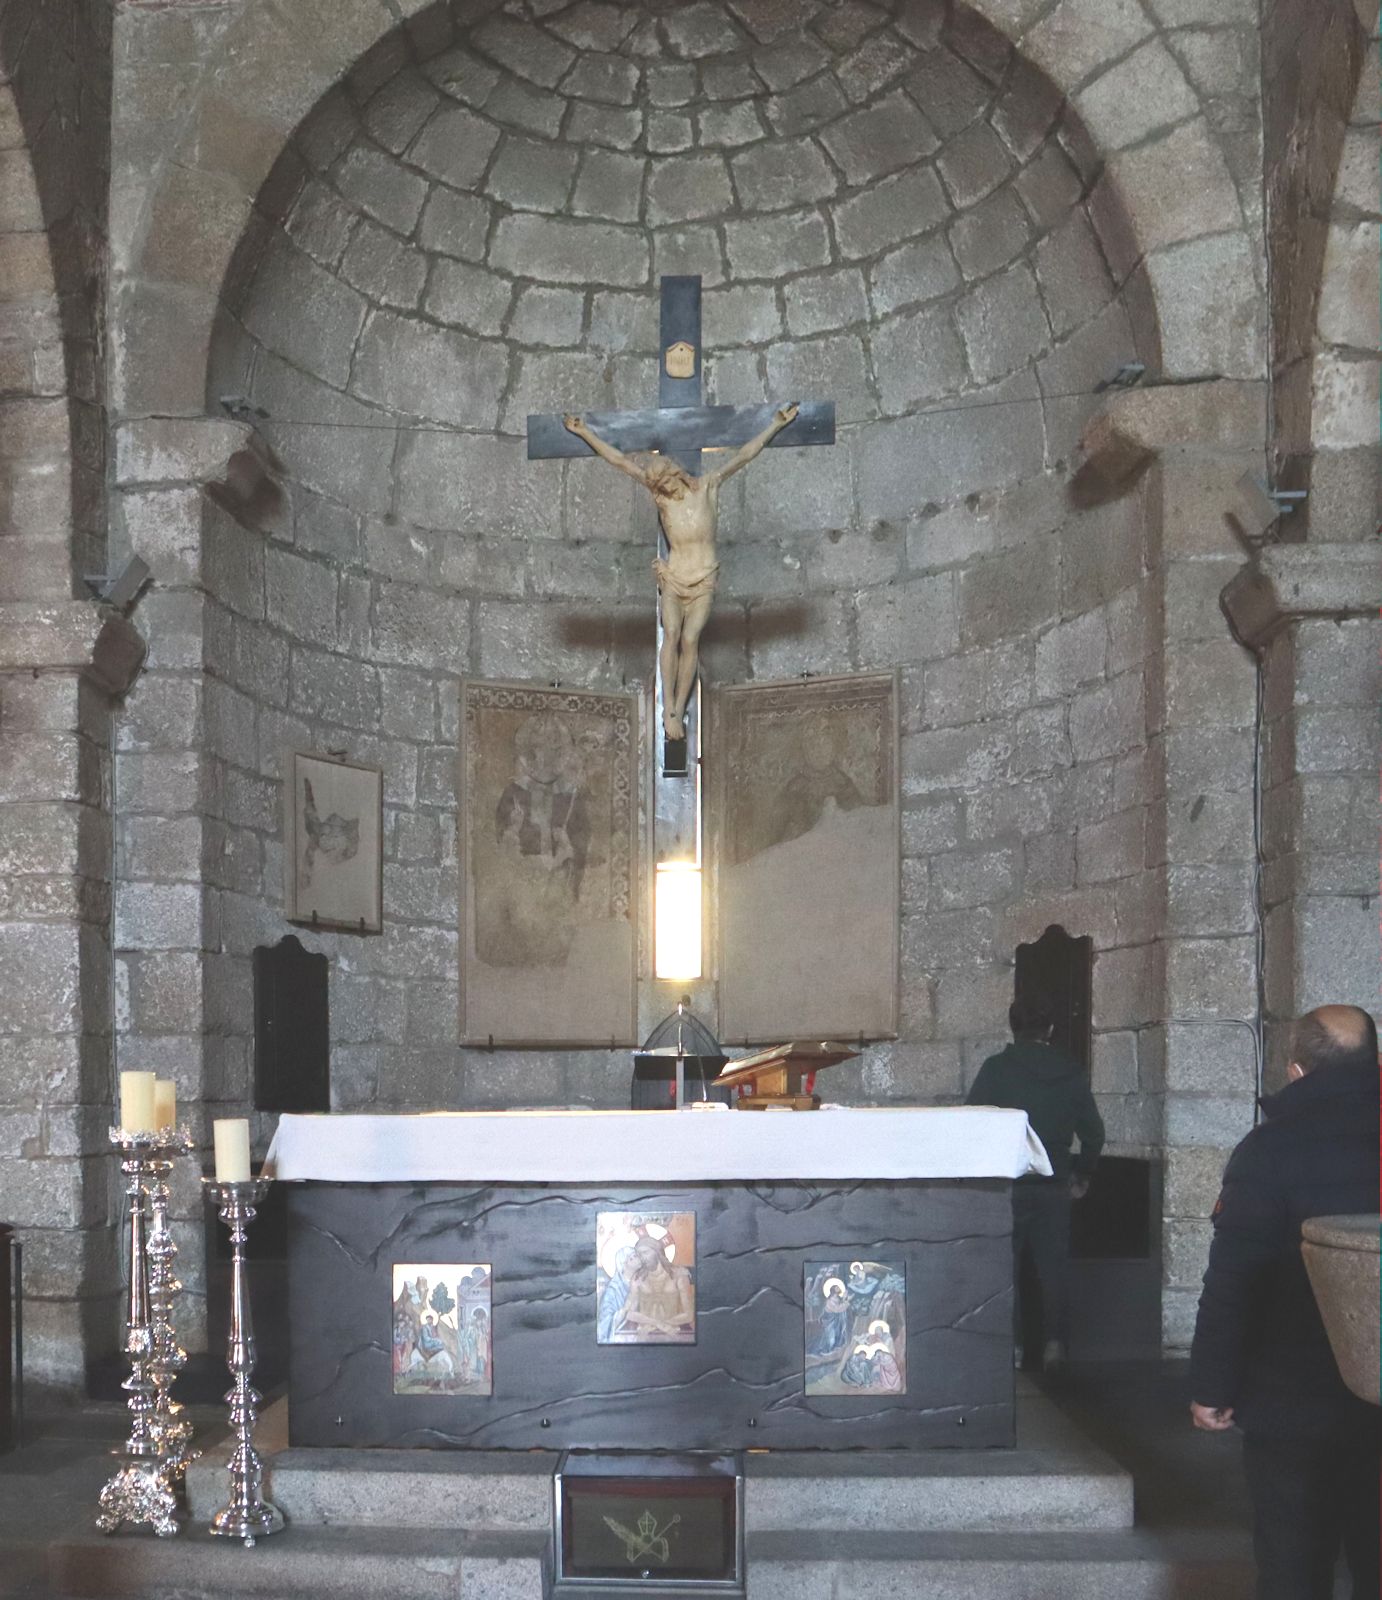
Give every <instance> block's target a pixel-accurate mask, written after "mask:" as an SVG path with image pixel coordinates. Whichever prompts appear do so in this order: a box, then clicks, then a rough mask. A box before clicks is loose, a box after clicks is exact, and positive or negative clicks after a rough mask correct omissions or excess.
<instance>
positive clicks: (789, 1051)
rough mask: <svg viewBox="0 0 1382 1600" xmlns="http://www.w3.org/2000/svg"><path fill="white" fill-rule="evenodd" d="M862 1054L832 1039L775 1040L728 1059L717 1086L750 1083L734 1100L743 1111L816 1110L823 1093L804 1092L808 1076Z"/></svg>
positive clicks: (734, 1085) (736, 1106) (716, 1081)
mask: <svg viewBox="0 0 1382 1600" xmlns="http://www.w3.org/2000/svg"><path fill="white" fill-rule="evenodd" d="M858 1054H859V1052H858V1051H857V1050H851V1049H850V1048H849V1046H848V1045H845V1044H832V1043H830V1041H829V1040H822V1041H821V1042H820V1043H818V1044H808V1043H803V1042H801V1041H793V1042H792V1043H790V1044H775V1045H773V1046H772V1048H771V1049H769V1050H760V1051H759V1052H758V1053H757V1054H756V1055H752V1056H740V1058H739V1059H738V1060H737V1061H731V1062H728V1063H727V1064H726V1065H725V1067H724V1068H723V1069H722V1070H721V1072H720V1075H719V1077H718V1078H716V1080H715V1087H716V1088H717V1089H719V1088H735V1087H737V1086H738V1085H740V1084H747V1085H749V1088H750V1093H748V1094H746V1095H741V1096H740V1097H739V1098H738V1099H736V1100H735V1101H734V1102H733V1104H734V1106H735V1108H736V1109H737V1110H740V1111H816V1110H818V1109H819V1108H820V1103H821V1102H820V1097H819V1096H818V1095H815V1094H806V1093H805V1092H804V1087H805V1085H804V1080H805V1079H806V1078H807V1077H808V1076H809V1075H810V1074H811V1073H813V1072H819V1071H820V1070H821V1068H822V1067H833V1066H835V1065H836V1064H837V1063H838V1062H841V1061H849V1060H851V1059H852V1058H853V1057H854V1056H857V1055H858Z"/></svg>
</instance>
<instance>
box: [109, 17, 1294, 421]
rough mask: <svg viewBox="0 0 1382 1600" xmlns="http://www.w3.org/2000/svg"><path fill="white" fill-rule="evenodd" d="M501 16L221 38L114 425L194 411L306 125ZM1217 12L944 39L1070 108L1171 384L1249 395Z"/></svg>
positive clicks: (1252, 258)
mask: <svg viewBox="0 0 1382 1600" xmlns="http://www.w3.org/2000/svg"><path fill="white" fill-rule="evenodd" d="M494 9H495V5H494V3H493V0H453V4H451V5H450V6H447V5H444V4H438V3H432V4H428V5H426V6H423V7H420V8H418V9H416V10H415V11H414V12H413V14H412V15H411V16H409V17H408V19H407V21H406V22H404V23H402V24H401V25H400V21H399V15H398V7H397V6H394V5H386V4H385V3H384V0H346V3H344V4H342V5H340V6H334V7H329V8H328V7H325V6H321V7H318V6H307V7H294V8H292V11H291V12H286V11H284V10H282V9H281V8H274V7H271V6H270V5H269V4H268V0H254V3H252V4H251V5H250V6H248V7H247V8H246V10H245V11H244V12H243V13H241V14H240V15H239V16H238V18H237V19H236V20H235V21H234V22H232V23H231V24H230V25H229V27H228V28H227V30H226V31H225V33H224V34H223V35H222V36H221V37H220V38H219V39H218V40H216V41H215V45H214V48H211V49H208V50H207V51H206V53H205V57H204V61H203V64H202V66H201V69H200V77H199V81H198V84H197V85H196V87H195V89H194V91H193V93H192V95H191V97H190V106H189V109H188V111H187V113H186V115H185V116H184V117H183V118H182V120H181V122H180V125H179V132H178V135H177V138H176V140H175V141H174V142H173V144H172V145H171V146H169V147H165V148H160V149H156V150H154V151H151V152H150V154H151V156H152V157H153V159H154V170H155V176H154V181H153V182H152V183H150V184H149V186H148V198H147V200H146V202H145V204H144V206H143V209H142V212H141V215H140V217H139V220H138V222H137V224H136V225H135V227H134V228H133V229H132V232H131V240H132V242H131V245H130V247H129V248H128V250H127V251H125V252H122V259H121V260H120V261H119V262H118V263H117V266H116V284H117V294H116V297H115V303H114V305H115V317H116V320H117V323H119V324H120V325H121V332H120V356H121V360H120V361H119V363H118V365H117V370H116V374H115V376H116V382H115V384H114V393H115V396H116V402H117V406H118V408H119V410H120V411H121V412H122V413H123V414H125V415H139V414H147V413H148V412H150V411H152V410H161V411H169V412H174V413H176V414H181V415H194V414H196V412H197V411H198V410H199V408H200V400H201V397H200V394H199V393H198V392H197V390H198V383H197V379H196V377H195V376H194V375H193V374H199V373H200V372H202V371H204V370H205V368H204V364H203V358H204V356H205V353H206V351H207V350H208V347H209V342H210V338H211V326H212V323H213V321H214V317H215V309H216V299H217V296H218V293H219V290H220V287H221V285H222V283H223V282H224V281H225V280H226V277H227V271H228V268H229V265H230V262H231V258H232V256H233V254H234V252H235V249H236V247H237V245H238V244H239V242H240V240H241V238H242V236H243V235H244V232H245V229H246V227H247V226H249V225H250V219H251V212H252V209H253V207H254V203H255V199H256V197H257V196H259V194H260V190H261V186H262V184H263V182H264V179H265V178H266V177H267V175H268V172H269V170H270V168H271V167H272V166H273V164H274V162H275V160H276V159H277V157H278V155H279V154H280V152H281V151H282V149H283V148H284V145H285V144H286V142H287V140H288V137H289V135H290V134H291V132H292V130H293V128H295V127H296V126H297V125H298V124H299V123H300V122H301V121H302V119H303V118H304V117H305V116H306V115H307V113H308V111H309V110H310V109H311V107H312V106H313V105H315V104H317V102H318V101H320V100H322V98H323V97H324V96H326V95H327V94H328V92H329V91H331V89H332V88H333V86H335V85H336V84H337V83H338V81H339V80H341V79H342V78H343V77H345V75H346V74H347V73H348V72H349V71H350V69H351V68H352V67H355V66H356V65H357V63H358V70H359V73H360V74H361V75H363V76H362V77H360V78H359V79H358V81H362V82H365V83H367V82H368V81H369V77H370V75H371V74H374V73H378V72H384V73H387V72H388V71H389V70H390V69H391V68H396V67H397V66H400V65H402V62H403V61H404V60H405V59H407V58H408V56H409V55H410V54H416V53H417V52H418V51H419V50H421V51H422V52H423V53H426V52H428V51H432V50H435V49H438V48H441V47H442V46H443V45H444V44H445V42H446V41H447V39H448V38H450V37H454V36H455V33H456V31H457V30H458V29H460V28H463V27H468V26H470V25H472V24H473V23H474V22H475V21H477V20H479V19H481V18H483V17H484V16H486V15H488V14H489V13H490V12H491V11H493V10H494ZM933 9H934V8H932V7H930V6H926V5H922V6H917V5H912V4H907V5H902V6H900V8H899V23H900V25H902V26H906V25H907V24H908V21H909V19H911V18H913V17H915V16H920V17H921V18H922V21H921V23H920V26H922V27H926V26H930V22H929V14H930V13H931V12H932V11H933ZM1201 13H1203V15H1201ZM1214 13H1215V8H1214V6H1213V5H1212V4H1211V3H1210V0H1175V3H1172V0H1161V3H1160V4H1158V5H1156V6H1153V7H1151V8H1150V10H1146V9H1144V8H1141V7H1133V6H1119V7H1117V8H1114V9H1113V10H1112V11H1110V9H1109V8H1106V7H1091V6H1090V5H1089V4H1088V0H1058V3H1057V4H1055V5H1054V6H1051V5H1048V4H1046V3H1044V0H1041V3H1038V0H974V4H973V5H972V7H957V8H956V11H955V13H954V23H953V27H954V28H955V29H956V30H957V31H958V32H960V33H966V32H967V33H968V34H970V35H971V36H974V37H975V40H976V51H977V52H979V53H982V52H983V51H986V50H990V51H991V46H989V45H987V44H985V43H984V41H983V35H987V36H988V38H989V39H990V40H992V39H998V40H1005V41H1007V43H1008V44H1010V45H1014V46H1015V47H1016V51H1017V56H1016V58H1015V59H1016V60H1017V61H1018V62H1019V63H1025V66H1026V70H1031V71H1038V70H1039V71H1040V72H1041V73H1043V74H1044V75H1045V76H1046V77H1047V78H1048V79H1049V81H1050V82H1051V83H1052V84H1053V85H1054V86H1055V88H1056V89H1057V90H1058V91H1059V92H1060V93H1061V94H1062V95H1065V96H1067V97H1068V98H1069V99H1070V100H1071V102H1072V104H1073V105H1074V106H1075V107H1076V108H1077V110H1078V112H1079V115H1080V118H1081V120H1082V122H1083V123H1084V125H1085V126H1086V127H1087V129H1088V130H1089V134H1090V139H1089V143H1088V147H1087V150H1086V152H1085V159H1086V160H1087V161H1088V162H1089V163H1090V166H1091V168H1092V169H1097V168H1098V167H1099V165H1100V163H1106V169H1107V170H1106V173H1105V177H1104V180H1103V182H1102V183H1101V184H1100V185H1099V190H1100V196H1099V200H1098V207H1099V209H1100V211H1101V212H1102V213H1104V214H1105V215H1106V219H1107V233H1108V244H1107V248H1108V249H1109V250H1110V253H1111V255H1113V256H1115V257H1116V259H1117V262H1118V270H1119V271H1120V272H1121V273H1123V274H1125V275H1127V276H1128V277H1129V278H1130V279H1131V281H1132V283H1133V285H1134V288H1135V290H1136V291H1137V292H1139V293H1140V294H1141V295H1142V297H1143V299H1144V301H1145V303H1146V313H1147V314H1146V316H1145V319H1144V320H1145V323H1146V326H1147V327H1148V328H1149V329H1150V328H1158V329H1159V330H1160V340H1161V349H1160V352H1159V355H1158V365H1159V366H1160V368H1161V369H1162V370H1163V371H1165V372H1166V373H1167V375H1168V376H1171V377H1174V378H1177V379H1185V378H1192V377H1199V376H1205V375H1210V374H1213V375H1217V376H1224V377H1251V378H1256V377H1260V376H1261V374H1262V365H1263V360H1264V346H1265V323H1264V315H1263V297H1262V292H1261V284H1260V281H1259V280H1260V278H1261V261H1260V250H1259V249H1258V248H1257V247H1255V246H1254V244H1253V242H1252V238H1253V228H1254V226H1256V225H1258V224H1259V219H1258V218H1257V217H1256V216H1255V215H1254V212H1253V201H1252V196H1251V193H1250V191H1251V190H1252V189H1253V188H1254V183H1255V180H1254V177H1253V174H1252V173H1251V172H1250V171H1244V170H1243V156H1242V153H1241V151H1242V141H1241V140H1240V141H1238V143H1237V145H1235V142H1234V140H1233V139H1232V138H1230V137H1228V136H1221V135H1220V133H1219V132H1218V131H1217V130H1218V129H1219V128H1220V127H1221V126H1223V125H1224V121H1225V116H1224V105H1225V101H1226V97H1225V95H1224V94H1223V93H1222V92H1221V90H1222V85H1220V88H1219V89H1218V90H1216V87H1215V83H1216V79H1215V70H1216V69H1215V64H1214V63H1213V62H1212V61H1210V60H1206V59H1201V58H1199V57H1197V56H1196V55H1195V54H1194V51H1193V49H1192V47H1191V44H1190V42H1189V41H1190V39H1191V35H1192V33H1193V24H1194V23H1195V22H1197V21H1203V22H1207V23H1211V24H1212V23H1214V22H1215V21H1217V20H1219V19H1218V18H1217V16H1216V15H1215V14H1214ZM782 15H783V12H782V8H781V7H779V6H774V5H768V4H761V5H759V4H754V3H752V0H742V3H741V4H740V5H739V7H738V10H737V12H736V16H737V17H739V18H740V19H742V21H743V23H744V24H745V25H746V27H747V28H748V29H749V30H750V32H752V30H753V29H754V28H757V30H758V33H757V35H755V36H756V37H762V38H767V39H771V37H772V35H773V30H774V28H775V27H776V26H778V25H779V24H778V21H777V20H776V19H780V18H781V16H782ZM981 23H982V26H980V24H981ZM1220 70H1221V69H1220ZM1134 81H1135V82H1138V83H1139V84H1140V85H1141V86H1142V87H1143V89H1144V90H1145V85H1146V83H1147V82H1148V81H1154V82H1155V83H1156V85H1157V90H1158V92H1157V93H1156V94H1149V93H1145V92H1143V93H1141V94H1140V95H1139V99H1140V101H1141V102H1142V103H1145V104H1148V105H1155V106H1158V107H1160V108H1161V109H1160V111H1159V112H1158V113H1156V114H1154V115H1153V116H1152V117H1151V119H1150V120H1148V119H1146V118H1144V119H1143V120H1142V121H1141V122H1129V120H1128V118H1127V116H1126V108H1127V104H1128V102H1129V95H1128V93H1127V88H1128V85H1129V84H1131V83H1132V82H1134ZM1235 92H1236V90H1235ZM1227 98H1228V99H1232V96H1229V97H1227ZM1162 118H1164V119H1165V120H1162ZM1230 132H1232V128H1231V127H1230ZM266 198H268V197H266ZM1225 217H1229V218H1231V219H1232V220H1231V222H1230V223H1229V224H1228V225H1225V223H1224V221H1223V218H1225ZM155 324H157V325H158V326H159V327H160V329H161V330H162V332H163V334H164V336H165V337H166V336H167V334H168V333H169V332H173V333H175V334H176V335H180V341H181V343H182V345H183V347H184V348H185V349H186V350H187V352H188V354H189V356H190V357H192V359H190V360H188V361H186V362H180V363H177V364H176V365H175V368H174V370H164V371H161V372H160V371H157V370H156V369H155V362H154V360H153V356H152V352H151V351H150V350H149V349H148V344H149V340H150V334H151V330H152V327H153V326H154V325H155ZM167 365H172V364H167Z"/></svg>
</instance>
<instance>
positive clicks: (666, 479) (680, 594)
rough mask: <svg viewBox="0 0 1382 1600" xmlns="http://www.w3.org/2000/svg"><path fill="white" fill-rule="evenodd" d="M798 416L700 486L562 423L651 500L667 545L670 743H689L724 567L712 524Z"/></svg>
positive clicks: (665, 660) (657, 566) (661, 566)
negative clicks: (737, 478)
mask: <svg viewBox="0 0 1382 1600" xmlns="http://www.w3.org/2000/svg"><path fill="white" fill-rule="evenodd" d="M796 414H797V407H796V404H795V402H794V403H793V404H791V405H786V406H782V407H780V408H779V410H777V411H776V412H775V413H774V414H773V420H772V421H771V422H770V423H769V424H768V426H767V427H766V428H764V430H763V432H762V433H760V434H759V435H758V436H757V437H756V438H753V439H750V440H749V442H748V443H747V444H745V445H741V446H740V448H739V449H738V450H736V451H735V452H734V454H733V455H732V456H731V457H730V458H729V460H728V461H726V462H725V464H724V466H722V467H716V468H715V470H714V471H713V472H703V473H702V474H701V476H700V477H699V478H695V477H692V475H691V474H690V473H689V472H687V471H685V470H684V469H683V468H682V467H679V466H678V465H677V463H676V462H675V461H673V460H672V459H671V457H670V456H654V457H653V459H652V461H651V463H650V464H649V465H648V466H647V467H640V466H639V465H638V464H637V463H636V462H634V461H631V460H630V459H629V457H628V456H626V455H625V454H624V453H623V452H622V451H620V450H616V449H615V448H614V446H613V445H612V444H607V443H606V442H605V440H603V439H602V438H601V437H600V436H599V434H598V433H596V432H594V431H593V429H591V428H588V427H587V426H586V424H585V423H584V422H583V421H582V420H581V419H580V417H564V418H563V419H562V420H563V421H564V422H565V424H566V426H567V428H568V429H569V430H570V432H572V433H574V434H575V435H576V437H577V438H578V439H584V440H585V442H586V443H587V444H588V445H589V446H590V448H591V449H592V450H593V451H594V452H595V454H596V455H598V456H601V457H603V459H604V460H606V461H608V462H609V464H610V465H611V466H612V467H618V468H619V470H620V471H621V472H626V473H628V475H629V477H631V478H637V480H638V481H639V483H641V484H642V485H643V487H644V488H645V489H646V490H647V491H648V493H649V494H650V495H652V497H653V502H654V504H655V505H656V506H657V516H658V521H659V522H660V523H661V524H662V532H663V536H664V537H665V538H666V540H667V559H666V560H665V561H663V560H661V559H659V560H656V561H654V562H653V574H654V576H655V577H656V579H657V590H658V596H659V598H660V602H661V607H662V650H661V652H660V654H659V657H658V669H659V671H660V672H661V674H662V726H663V731H664V732H665V733H666V735H667V737H668V738H669V739H684V738H685V737H686V723H685V720H684V718H685V716H686V702H687V701H688V700H689V699H690V698H691V690H692V687H693V686H694V684H695V682H696V668H697V664H698V661H699V651H700V637H701V630H702V628H704V627H705V624H706V621H707V619H708V618H709V616H710V606H711V601H712V600H713V598H714V594H715V580H716V577H717V575H718V573H719V571H720V563H719V562H718V561H717V560H716V559H715V521H716V517H717V515H718V513H719V504H720V485H721V484H722V483H723V482H724V481H725V479H726V478H730V477H733V475H734V474H735V473H736V472H738V471H739V470H740V469H741V468H743V467H746V466H748V464H749V462H750V461H752V460H753V459H754V458H755V457H756V456H758V455H759V454H760V453H761V452H762V451H763V449H764V447H765V446H766V445H767V443H768V441H769V440H770V439H773V438H775V437H776V436H777V435H778V434H779V433H781V432H782V430H783V429H784V428H785V427H787V426H788V424H789V423H791V422H792V421H793V420H794V419H795V417H796Z"/></svg>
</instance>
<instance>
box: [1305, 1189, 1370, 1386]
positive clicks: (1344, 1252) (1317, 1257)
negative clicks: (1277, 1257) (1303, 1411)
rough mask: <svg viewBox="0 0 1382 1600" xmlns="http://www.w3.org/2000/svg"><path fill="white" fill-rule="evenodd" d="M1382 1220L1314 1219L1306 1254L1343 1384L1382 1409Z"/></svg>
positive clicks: (1308, 1230) (1309, 1225)
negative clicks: (1381, 1268) (1381, 1258)
mask: <svg viewBox="0 0 1382 1600" xmlns="http://www.w3.org/2000/svg"><path fill="white" fill-rule="evenodd" d="M1379 1226H1382V1224H1380V1223H1379V1219H1378V1218H1377V1217H1373V1216H1367V1215H1363V1216H1356V1217H1311V1218H1310V1219H1309V1221H1307V1222H1306V1223H1304V1224H1303V1225H1302V1227H1301V1230H1300V1231H1301V1246H1300V1251H1301V1254H1302V1255H1303V1256H1304V1257H1305V1270H1306V1271H1307V1272H1308V1273H1309V1274H1310V1286H1311V1288H1313V1289H1314V1291H1315V1300H1316V1303H1317V1304H1318V1305H1319V1308H1320V1315H1321V1316H1322V1317H1323V1318H1324V1326H1325V1331H1326V1332H1327V1333H1328V1335H1329V1343H1330V1345H1331V1347H1332V1348H1333V1351H1334V1359H1335V1360H1336V1361H1337V1362H1338V1363H1339V1371H1340V1373H1341V1374H1342V1376H1343V1380H1344V1382H1345V1383H1346V1384H1347V1385H1348V1386H1349V1388H1350V1389H1352V1391H1353V1392H1354V1394H1356V1395H1357V1396H1358V1397H1359V1398H1360V1399H1363V1400H1370V1401H1371V1402H1372V1404H1373V1405H1377V1404H1379V1403H1382V1395H1380V1394H1379V1378H1380V1377H1382V1337H1380V1336H1379V1326H1380V1325H1382V1324H1380V1322H1379V1290H1380V1289H1382V1284H1379V1274H1378V1250H1379Z"/></svg>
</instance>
